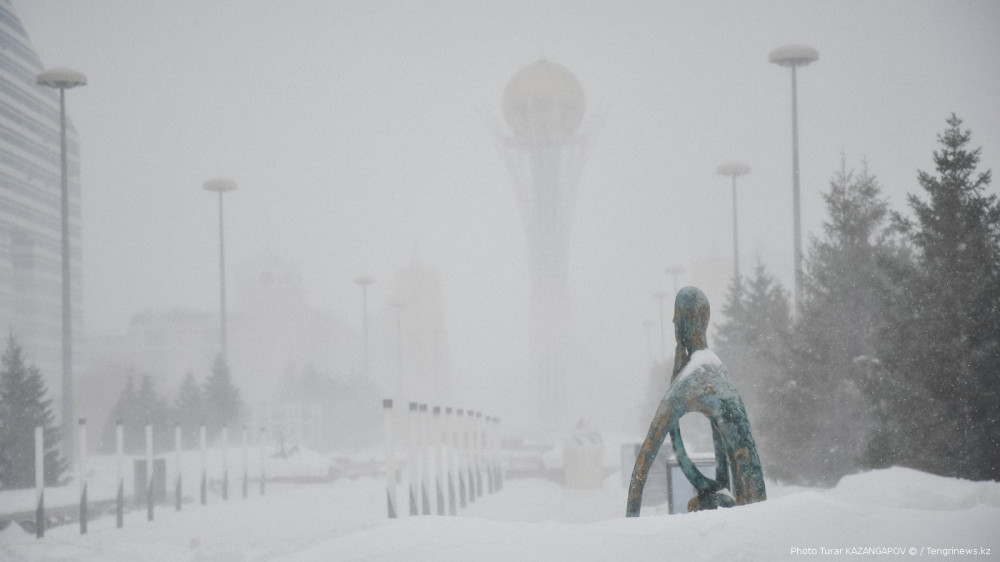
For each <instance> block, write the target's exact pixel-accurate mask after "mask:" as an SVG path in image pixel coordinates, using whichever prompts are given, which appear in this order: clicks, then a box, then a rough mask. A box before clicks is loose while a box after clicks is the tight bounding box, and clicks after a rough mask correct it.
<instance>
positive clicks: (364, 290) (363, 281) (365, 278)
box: [354, 275, 375, 379]
mask: <svg viewBox="0 0 1000 562" xmlns="http://www.w3.org/2000/svg"><path fill="white" fill-rule="evenodd" d="M354 282H355V283H357V284H358V285H361V307H362V314H363V316H364V320H363V322H364V339H365V378H366V379H367V378H368V374H369V373H368V285H371V284H372V283H374V282H375V280H374V279H373V278H372V277H371V276H370V275H361V276H359V277H355V278H354Z"/></svg>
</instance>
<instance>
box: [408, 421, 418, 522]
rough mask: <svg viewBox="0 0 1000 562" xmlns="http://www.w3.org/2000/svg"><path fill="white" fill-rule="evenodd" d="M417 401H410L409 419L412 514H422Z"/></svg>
mask: <svg viewBox="0 0 1000 562" xmlns="http://www.w3.org/2000/svg"><path fill="white" fill-rule="evenodd" d="M417 414H418V410H417V403H416V402H410V415H409V418H408V419H407V421H408V422H409V425H410V442H409V443H407V447H406V472H407V485H408V487H409V491H410V515H420V509H419V508H418V507H417V498H418V497H419V496H418V494H419V491H418V487H419V486H420V484H419V482H420V474H419V472H418V471H419V469H420V464H419V463H418V462H417V450H416V449H417Z"/></svg>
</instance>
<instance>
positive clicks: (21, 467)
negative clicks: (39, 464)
mask: <svg viewBox="0 0 1000 562" xmlns="http://www.w3.org/2000/svg"><path fill="white" fill-rule="evenodd" d="M46 394H47V390H46V388H45V380H44V379H43V378H42V373H41V372H40V371H39V370H38V367H35V366H34V365H29V364H28V363H27V362H26V361H25V358H24V349H23V348H22V347H21V345H20V344H19V343H18V342H17V339H16V338H15V337H14V336H13V334H12V335H10V336H9V337H8V339H7V349H6V351H4V354H3V358H2V369H0V488H3V489H16V488H30V487H32V486H34V485H35V427H36V426H39V425H40V426H42V435H43V438H44V440H45V483H46V485H50V486H52V485H56V484H59V483H60V480H61V479H62V476H63V473H65V471H66V463H65V461H64V460H63V459H62V458H61V456H60V455H59V430H58V429H57V428H56V426H55V423H54V420H55V416H54V415H53V413H52V400H51V399H49V398H46V397H45V396H46Z"/></svg>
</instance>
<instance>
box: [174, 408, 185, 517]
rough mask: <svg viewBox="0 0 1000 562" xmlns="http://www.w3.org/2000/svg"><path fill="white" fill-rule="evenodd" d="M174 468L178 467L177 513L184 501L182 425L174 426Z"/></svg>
mask: <svg viewBox="0 0 1000 562" xmlns="http://www.w3.org/2000/svg"><path fill="white" fill-rule="evenodd" d="M174 466H175V467H176V469H175V470H176V471H177V477H176V478H175V479H174V509H175V510H176V511H180V510H181V500H182V499H183V497H184V496H183V494H184V492H183V490H182V489H181V473H182V471H181V424H180V423H176V424H174Z"/></svg>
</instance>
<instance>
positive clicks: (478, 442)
mask: <svg viewBox="0 0 1000 562" xmlns="http://www.w3.org/2000/svg"><path fill="white" fill-rule="evenodd" d="M482 425H483V413H482V412H476V419H475V421H474V423H473V424H472V435H473V436H474V439H475V440H474V442H473V447H474V448H475V450H474V451H473V453H472V455H473V456H474V457H475V459H476V497H478V498H481V497H483V464H484V463H483V433H482V430H481V427H482Z"/></svg>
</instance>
